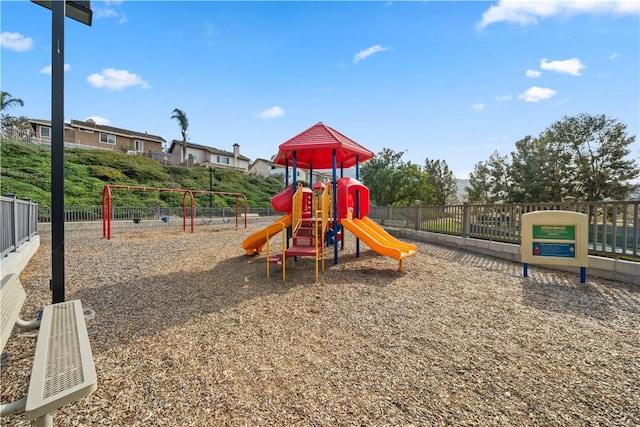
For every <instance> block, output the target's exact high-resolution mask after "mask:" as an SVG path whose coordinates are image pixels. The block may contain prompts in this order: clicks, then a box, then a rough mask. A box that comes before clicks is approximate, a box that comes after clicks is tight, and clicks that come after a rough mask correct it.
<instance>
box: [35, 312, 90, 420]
mask: <svg viewBox="0 0 640 427" xmlns="http://www.w3.org/2000/svg"><path fill="white" fill-rule="evenodd" d="M97 381H98V379H97V376H96V371H95V367H94V364H93V356H92V354H91V345H90V342H89V335H88V333H87V327H86V324H85V320H84V313H83V311H82V304H81V302H80V300H73V301H67V302H62V303H58V304H52V305H48V306H46V307H45V308H44V310H43V312H42V322H41V324H40V331H39V333H38V342H37V345H36V353H35V357H34V360H33V368H32V371H31V382H30V384H29V392H28V394H27V403H26V407H25V416H26V417H27V418H28V419H34V418H38V417H41V416H44V415H46V414H47V413H49V412H52V411H53V410H55V409H58V408H60V407H62V406H64V405H66V404H67V403H71V402H74V401H76V400H78V399H80V398H81V397H84V396H87V395H89V394H91V393H93V392H94V391H95V390H96V389H97V387H98V384H97Z"/></svg>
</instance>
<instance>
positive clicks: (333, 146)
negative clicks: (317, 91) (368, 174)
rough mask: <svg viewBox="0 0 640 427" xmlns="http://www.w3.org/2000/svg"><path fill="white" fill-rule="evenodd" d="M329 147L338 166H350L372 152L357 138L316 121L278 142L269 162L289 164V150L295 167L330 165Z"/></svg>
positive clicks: (369, 157)
mask: <svg viewBox="0 0 640 427" xmlns="http://www.w3.org/2000/svg"><path fill="white" fill-rule="evenodd" d="M333 150H335V152H336V163H337V166H338V167H340V166H341V167H345V168H350V167H352V166H355V164H356V156H358V162H359V163H362V162H365V161H367V160H369V159H371V158H372V157H373V156H374V153H373V152H371V151H369V150H367V149H366V148H364V147H363V146H361V145H360V144H358V143H357V142H355V141H353V140H352V139H350V138H348V137H346V136H345V135H343V134H341V133H340V132H338V131H337V130H335V129H333V128H331V127H329V126H327V125H325V124H324V123H322V122H318V123H317V124H315V125H314V126H312V127H310V128H309V129H307V130H305V131H304V132H302V133H300V134H298V135H296V136H294V137H293V138H291V139H289V140H288V141H285V142H283V143H282V144H280V146H279V151H278V154H277V155H276V157H275V159H274V160H273V163H275V164H279V165H285V164H287V161H288V163H289V165H293V153H294V152H295V153H296V167H299V168H306V169H310V168H313V169H333Z"/></svg>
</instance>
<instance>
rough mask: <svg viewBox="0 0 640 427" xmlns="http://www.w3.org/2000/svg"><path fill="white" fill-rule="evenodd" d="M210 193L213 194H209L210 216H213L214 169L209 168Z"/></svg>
mask: <svg viewBox="0 0 640 427" xmlns="http://www.w3.org/2000/svg"><path fill="white" fill-rule="evenodd" d="M209 191H211V192H212V193H211V194H209V215H210V216H213V214H212V209H213V169H212V168H209Z"/></svg>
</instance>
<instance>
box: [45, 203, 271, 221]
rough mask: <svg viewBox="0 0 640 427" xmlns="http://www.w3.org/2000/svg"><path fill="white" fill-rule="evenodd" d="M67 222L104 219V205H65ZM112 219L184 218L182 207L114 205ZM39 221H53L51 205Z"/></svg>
mask: <svg viewBox="0 0 640 427" xmlns="http://www.w3.org/2000/svg"><path fill="white" fill-rule="evenodd" d="M64 211H65V212H64V221H65V222H81V221H102V206H65V209H64ZM112 211H113V212H112V217H111V220H112V221H119V220H128V219H130V220H134V219H140V220H160V219H162V218H168V219H182V207H179V206H178V207H162V206H151V207H123V206H113V208H112ZM242 211H244V208H242V209H240V208H239V210H238V215H244V212H242ZM247 211H248V213H249V214H257V215H259V216H274V215H282V213H279V212H276V211H275V210H274V209H273V208H248V209H247ZM235 216H236V208H235V207H227V206H224V207H222V206H216V207H212V208H209V207H196V208H195V209H194V217H195V218H198V219H200V218H202V219H210V218H221V219H226V218H235ZM187 218H191V208H190V207H187ZM38 222H42V223H48V222H51V208H50V207H49V206H40V207H39V209H38Z"/></svg>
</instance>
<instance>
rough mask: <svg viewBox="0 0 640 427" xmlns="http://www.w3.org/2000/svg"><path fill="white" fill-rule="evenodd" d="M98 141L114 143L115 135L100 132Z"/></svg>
mask: <svg viewBox="0 0 640 427" xmlns="http://www.w3.org/2000/svg"><path fill="white" fill-rule="evenodd" d="M100 142H102V143H105V144H112V145H115V143H116V136H115V135H112V134H110V133H104V132H100Z"/></svg>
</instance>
